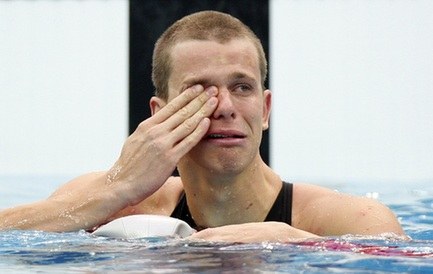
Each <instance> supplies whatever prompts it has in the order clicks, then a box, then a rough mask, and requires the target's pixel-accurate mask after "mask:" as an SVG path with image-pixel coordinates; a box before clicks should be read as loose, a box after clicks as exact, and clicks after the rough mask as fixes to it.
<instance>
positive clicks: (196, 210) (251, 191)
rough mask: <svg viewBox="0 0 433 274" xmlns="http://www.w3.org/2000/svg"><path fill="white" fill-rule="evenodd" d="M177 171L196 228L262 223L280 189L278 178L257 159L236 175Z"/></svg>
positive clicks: (185, 170) (189, 169)
mask: <svg viewBox="0 0 433 274" xmlns="http://www.w3.org/2000/svg"><path fill="white" fill-rule="evenodd" d="M191 170H194V169H193V168H191V167H189V168H188V169H181V168H180V169H179V172H180V174H181V178H182V182H183V185H184V189H185V194H186V197H187V201H188V207H189V209H190V212H191V214H192V217H193V219H194V221H195V222H196V224H197V225H198V226H200V227H216V226H222V225H228V224H236V223H246V222H260V221H263V220H264V219H265V218H266V216H267V214H268V212H269V210H270V208H271V207H272V205H273V203H274V201H275V198H276V196H277V195H278V192H279V190H280V188H281V180H280V178H279V177H278V176H277V175H276V174H275V173H274V172H273V171H272V170H271V169H270V168H269V167H268V166H267V165H266V164H265V163H264V162H263V161H262V159H261V158H260V156H258V158H257V161H255V163H254V164H253V165H251V167H250V168H247V169H245V170H244V171H243V172H241V173H239V174H216V173H215V172H213V173H210V172H204V173H200V172H189V171H191Z"/></svg>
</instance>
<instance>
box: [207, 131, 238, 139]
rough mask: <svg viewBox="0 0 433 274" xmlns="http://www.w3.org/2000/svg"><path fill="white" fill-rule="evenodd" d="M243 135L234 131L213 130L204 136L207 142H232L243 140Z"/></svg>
mask: <svg viewBox="0 0 433 274" xmlns="http://www.w3.org/2000/svg"><path fill="white" fill-rule="evenodd" d="M245 137H246V136H245V134H243V133H242V132H239V131H236V130H218V131H217V130H214V131H211V132H209V133H208V134H207V135H206V137H205V138H206V139H208V140H230V139H231V140H233V139H243V138H245Z"/></svg>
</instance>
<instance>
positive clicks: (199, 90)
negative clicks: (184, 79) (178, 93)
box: [191, 84, 203, 93]
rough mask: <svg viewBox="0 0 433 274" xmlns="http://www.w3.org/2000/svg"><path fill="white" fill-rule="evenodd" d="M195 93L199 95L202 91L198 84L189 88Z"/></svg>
mask: <svg viewBox="0 0 433 274" xmlns="http://www.w3.org/2000/svg"><path fill="white" fill-rule="evenodd" d="M191 88H192V89H193V90H194V91H195V92H197V93H200V92H202V91H203V86H202V85H200V84H197V85H194V86H192V87H191Z"/></svg>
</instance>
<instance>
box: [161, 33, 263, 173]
mask: <svg viewBox="0 0 433 274" xmlns="http://www.w3.org/2000/svg"><path fill="white" fill-rule="evenodd" d="M171 57H172V59H171V60H172V73H171V76H170V78H169V81H168V87H169V98H168V101H171V100H172V99H173V98H174V97H176V96H177V95H179V93H180V92H182V91H183V90H185V89H187V88H189V87H191V86H193V85H195V84H201V85H203V86H204V87H205V88H206V87H209V86H215V87H217V89H218V95H217V98H218V106H217V108H216V110H215V112H214V113H213V114H212V115H211V117H210V119H211V125H210V128H209V131H208V134H207V135H206V136H205V138H204V139H203V140H202V141H201V142H200V143H199V144H198V145H197V146H196V147H195V148H193V149H192V150H191V151H190V152H189V153H188V154H187V155H186V156H185V157H184V158H183V159H182V160H181V162H180V163H179V170H181V169H182V168H184V169H186V168H191V165H195V166H198V167H202V168H203V170H204V172H208V171H213V172H239V171H241V170H243V169H244V168H246V167H247V166H248V165H249V164H251V163H252V161H253V159H255V158H256V157H258V153H259V146H260V142H261V138H262V131H263V130H265V129H267V128H268V123H269V112H270V105H271V93H270V91H269V90H265V91H264V90H263V89H262V85H261V74H260V69H259V61H258V60H259V58H258V55H257V50H256V48H255V47H254V45H253V43H252V42H251V41H249V40H247V39H236V40H231V41H229V42H227V43H225V44H221V43H218V42H216V41H198V40H190V41H185V42H181V43H179V44H177V45H176V46H175V47H174V48H173V49H172V56H171Z"/></svg>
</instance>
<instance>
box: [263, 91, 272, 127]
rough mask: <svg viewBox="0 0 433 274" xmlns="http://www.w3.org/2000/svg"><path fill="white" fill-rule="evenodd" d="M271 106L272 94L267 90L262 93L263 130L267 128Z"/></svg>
mask: <svg viewBox="0 0 433 274" xmlns="http://www.w3.org/2000/svg"><path fill="white" fill-rule="evenodd" d="M271 105H272V92H271V91H270V90H269V89H267V90H265V91H264V92H263V114H262V126H263V130H267V129H268V128H269V118H270V116H271Z"/></svg>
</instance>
